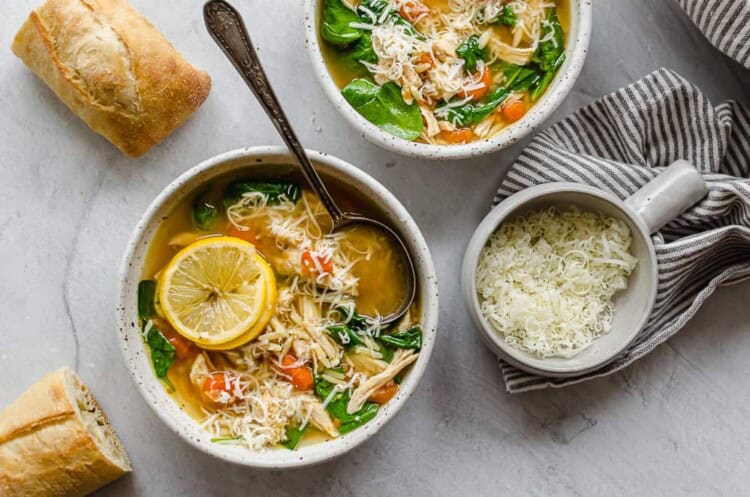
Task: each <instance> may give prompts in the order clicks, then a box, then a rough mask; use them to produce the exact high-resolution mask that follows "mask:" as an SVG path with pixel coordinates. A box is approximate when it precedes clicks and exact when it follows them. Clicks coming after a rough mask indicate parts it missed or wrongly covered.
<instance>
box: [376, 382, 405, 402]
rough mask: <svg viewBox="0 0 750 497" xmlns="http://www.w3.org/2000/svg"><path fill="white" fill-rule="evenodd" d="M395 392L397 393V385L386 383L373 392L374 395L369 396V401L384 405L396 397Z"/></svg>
mask: <svg viewBox="0 0 750 497" xmlns="http://www.w3.org/2000/svg"><path fill="white" fill-rule="evenodd" d="M396 392H398V385H396V384H395V383H393V382H390V383H386V384H385V385H383V386H382V387H380V388H378V389H377V390H375V393H373V394H372V395H370V399H369V400H371V401H373V402H375V403H377V404H385V403H386V402H388V401H389V400H391V399H392V398H393V397H394V396H395V395H396Z"/></svg>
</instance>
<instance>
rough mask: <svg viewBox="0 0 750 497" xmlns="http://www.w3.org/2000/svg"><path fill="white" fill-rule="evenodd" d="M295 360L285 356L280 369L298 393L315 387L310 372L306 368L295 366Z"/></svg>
mask: <svg viewBox="0 0 750 497" xmlns="http://www.w3.org/2000/svg"><path fill="white" fill-rule="evenodd" d="M295 364H297V359H295V358H294V357H293V356H291V355H289V354H287V355H285V356H284V358H283V359H282V360H281V369H283V370H284V373H285V374H287V375H288V376H289V377H290V379H291V382H292V385H294V388H296V389H297V390H300V391H305V390H312V389H313V387H314V386H315V379H314V378H313V374H312V370H311V369H310V368H308V367H307V366H295Z"/></svg>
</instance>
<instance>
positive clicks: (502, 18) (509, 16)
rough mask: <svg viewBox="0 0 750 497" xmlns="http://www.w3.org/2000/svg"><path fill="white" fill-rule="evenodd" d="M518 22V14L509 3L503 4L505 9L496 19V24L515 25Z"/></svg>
mask: <svg viewBox="0 0 750 497" xmlns="http://www.w3.org/2000/svg"><path fill="white" fill-rule="evenodd" d="M517 22H518V16H517V15H516V13H515V12H513V9H511V8H510V6H509V5H503V10H502V12H500V15H499V16H497V18H496V19H495V21H494V24H502V25H503V26H510V27H513V26H515V25H516V23H517Z"/></svg>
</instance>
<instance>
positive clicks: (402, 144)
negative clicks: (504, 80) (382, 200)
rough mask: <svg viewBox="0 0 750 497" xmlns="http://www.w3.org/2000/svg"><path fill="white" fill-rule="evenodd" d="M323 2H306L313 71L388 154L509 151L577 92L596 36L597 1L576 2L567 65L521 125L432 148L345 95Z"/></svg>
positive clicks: (456, 154) (443, 157)
mask: <svg viewBox="0 0 750 497" xmlns="http://www.w3.org/2000/svg"><path fill="white" fill-rule="evenodd" d="M321 1H322V0H305V33H306V40H305V46H306V47H307V53H308V56H309V57H310V61H311V62H312V66H313V71H314V72H315V74H316V75H317V77H318V79H319V80H320V84H321V85H322V87H323V91H324V92H325V93H326V95H327V96H328V98H329V99H330V101H331V103H332V104H333V105H334V106H335V107H336V108H337V109H338V110H339V111H340V112H341V114H342V115H343V116H344V118H345V119H346V120H347V121H349V124H351V125H352V126H354V127H355V128H356V129H358V130H359V131H360V133H362V136H364V137H365V138H366V139H368V140H369V141H371V142H372V143H374V144H376V145H380V146H381V147H384V148H386V149H388V150H393V151H394V152H398V153H401V154H404V155H408V156H410V157H417V158H422V159H441V160H448V159H468V158H471V157H479V156H482V155H487V154H489V153H492V152H495V151H497V150H500V149H502V148H505V147H508V146H510V145H512V144H514V143H515V142H517V141H518V140H520V139H521V138H523V137H525V136H526V135H528V134H529V133H531V132H532V131H534V130H535V129H537V128H538V127H539V126H540V125H541V124H542V123H543V122H544V121H545V120H546V119H547V118H548V117H550V115H552V113H553V112H554V111H555V109H557V108H558V107H559V106H560V104H561V103H562V101H563V100H564V99H565V97H566V96H567V95H568V93H570V90H571V89H572V88H573V84H574V83H575V81H576V79H577V78H578V75H579V74H580V73H581V69H582V68H583V63H584V61H585V60H586V54H587V53H588V47H589V39H590V37H591V17H592V11H593V7H592V0H569V1H570V29H569V31H568V36H567V47H566V50H565V55H566V59H565V63H564V64H563V65H562V67H561V68H560V70H559V71H558V72H557V74H556V75H555V79H554V80H553V81H552V83H551V84H550V87H549V88H548V89H547V91H546V92H545V94H544V96H542V98H541V99H540V100H539V101H538V102H537V103H536V105H534V106H533V107H532V108H531V110H529V112H528V113H527V114H526V115H525V116H524V117H523V118H522V119H520V120H519V121H517V122H515V123H513V124H511V125H510V126H508V127H507V128H505V129H504V130H502V131H501V132H500V133H498V134H496V135H495V136H492V137H490V138H487V139H484V140H480V141H476V142H471V143H467V144H464V145H430V144H426V143H415V142H411V141H408V140H404V139H403V138H399V137H396V136H393V135H391V134H390V133H387V132H385V131H383V130H382V129H380V128H378V127H377V126H375V125H374V124H372V123H371V122H369V121H368V120H367V119H365V118H364V117H362V116H361V115H360V114H359V113H358V112H357V111H356V110H354V109H353V108H352V106H351V105H349V103H348V102H347V101H346V100H345V99H344V97H343V96H342V95H341V89H340V88H339V87H338V86H336V83H335V82H334V81H333V78H332V77H331V74H330V72H329V71H328V67H327V66H326V63H325V60H324V59H323V54H322V53H321V50H320V45H321V43H324V42H323V41H322V40H321V38H320V29H319V26H320V12H321V9H320V8H319V6H320V3H321Z"/></svg>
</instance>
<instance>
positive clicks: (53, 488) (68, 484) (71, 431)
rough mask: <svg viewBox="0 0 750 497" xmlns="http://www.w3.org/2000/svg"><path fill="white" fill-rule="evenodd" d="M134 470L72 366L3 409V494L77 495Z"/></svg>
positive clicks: (0, 449)
mask: <svg viewBox="0 0 750 497" xmlns="http://www.w3.org/2000/svg"><path fill="white" fill-rule="evenodd" d="M130 470H131V467H130V460H129V459H128V456H127V454H126V453H125V451H124V450H123V448H122V445H121V444H120V440H119V439H118V438H117V434H116V433H115V431H114V429H113V428H112V425H110V424H109V420H108V419H107V416H106V415H105V414H104V412H103V411H102V409H101V407H99V404H98V402H97V401H96V399H95V398H94V396H93V395H92V394H91V392H89V390H88V388H86V386H85V385H84V384H83V383H81V380H80V379H79V378H78V376H77V375H76V374H75V373H73V372H72V371H70V370H69V369H68V368H62V369H59V370H57V371H55V372H54V373H51V374H49V375H47V376H45V377H44V378H43V379H42V380H40V381H39V382H37V383H36V384H34V385H32V386H31V388H29V389H28V390H27V391H26V392H25V393H24V394H22V395H21V396H20V397H19V398H18V399H17V400H16V401H15V402H13V403H12V404H10V405H9V406H7V407H6V408H5V409H3V410H2V411H0V495H2V496H3V497H79V496H84V495H87V494H89V493H91V492H93V491H95V490H97V489H98V488H100V487H103V486H104V485H106V484H107V483H109V482H111V481H113V480H115V479H117V478H119V477H120V476H122V475H124V474H125V473H127V472H129V471H130Z"/></svg>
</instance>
